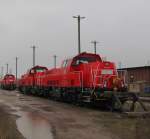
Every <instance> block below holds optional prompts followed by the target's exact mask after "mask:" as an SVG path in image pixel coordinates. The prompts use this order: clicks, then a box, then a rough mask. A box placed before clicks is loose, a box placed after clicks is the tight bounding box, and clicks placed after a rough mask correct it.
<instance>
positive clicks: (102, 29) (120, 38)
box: [0, 0, 150, 73]
mask: <svg viewBox="0 0 150 139" xmlns="http://www.w3.org/2000/svg"><path fill="white" fill-rule="evenodd" d="M78 14H80V15H81V16H85V17H86V19H84V20H82V21H81V45H82V51H87V52H93V47H92V44H90V42H91V41H92V40H97V41H99V42H102V43H100V44H98V46H97V47H98V48H97V52H98V53H99V54H101V56H102V57H105V56H106V57H107V59H108V60H110V61H114V62H115V63H116V64H118V62H119V61H121V62H122V66H123V67H132V66H143V65H146V64H147V61H148V60H150V0H0V48H1V49H0V66H4V69H5V72H6V63H9V67H10V68H11V69H12V71H13V72H15V57H16V56H18V57H19V72H20V73H23V72H25V71H26V70H27V69H28V68H30V67H31V66H32V49H31V48H30V47H31V46H32V45H36V46H37V47H38V49H37V50H36V55H37V57H36V64H39V65H45V66H48V67H49V68H50V67H52V65H53V55H54V54H56V55H57V56H58V65H59V64H60V61H61V60H62V59H63V58H65V57H67V56H69V57H70V56H73V55H75V54H77V21H76V19H73V18H72V16H73V15H78Z"/></svg>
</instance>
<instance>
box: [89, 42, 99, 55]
mask: <svg viewBox="0 0 150 139" xmlns="http://www.w3.org/2000/svg"><path fill="white" fill-rule="evenodd" d="M91 43H93V44H94V53H95V54H96V46H97V43H99V42H97V41H91Z"/></svg>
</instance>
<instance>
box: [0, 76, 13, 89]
mask: <svg viewBox="0 0 150 139" xmlns="http://www.w3.org/2000/svg"><path fill="white" fill-rule="evenodd" d="M1 88H2V89H7V90H14V89H16V78H15V76H14V75H12V74H6V75H5V76H4V78H3V79H2V80H1Z"/></svg>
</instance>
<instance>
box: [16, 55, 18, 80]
mask: <svg viewBox="0 0 150 139" xmlns="http://www.w3.org/2000/svg"><path fill="white" fill-rule="evenodd" d="M17 78H18V57H16V80H17Z"/></svg>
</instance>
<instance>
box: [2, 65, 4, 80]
mask: <svg viewBox="0 0 150 139" xmlns="http://www.w3.org/2000/svg"><path fill="white" fill-rule="evenodd" d="M3 74H4V67H3V66H2V67H1V77H2V78H3Z"/></svg>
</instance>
